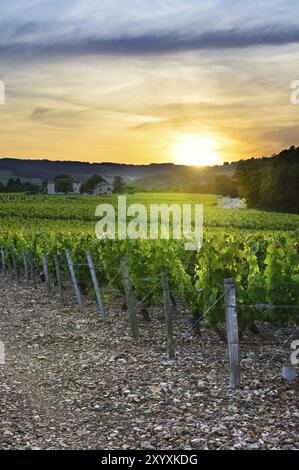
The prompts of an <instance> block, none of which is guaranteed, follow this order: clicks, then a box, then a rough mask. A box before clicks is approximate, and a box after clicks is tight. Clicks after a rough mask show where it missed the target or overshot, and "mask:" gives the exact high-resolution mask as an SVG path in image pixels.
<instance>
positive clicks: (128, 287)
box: [120, 258, 139, 339]
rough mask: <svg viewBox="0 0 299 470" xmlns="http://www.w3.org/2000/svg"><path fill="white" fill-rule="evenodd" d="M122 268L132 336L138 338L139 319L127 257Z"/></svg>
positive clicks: (121, 264)
mask: <svg viewBox="0 0 299 470" xmlns="http://www.w3.org/2000/svg"><path fill="white" fill-rule="evenodd" d="M120 269H121V272H122V277H123V283H124V290H125V296H126V304H127V309H128V318H129V323H130V327H131V333H132V337H133V338H135V339H137V338H138V337H139V328H138V321H137V315H136V301H135V298H134V295H133V290H132V284H131V280H130V273H129V267H128V262H127V259H126V258H122V259H121V262H120Z"/></svg>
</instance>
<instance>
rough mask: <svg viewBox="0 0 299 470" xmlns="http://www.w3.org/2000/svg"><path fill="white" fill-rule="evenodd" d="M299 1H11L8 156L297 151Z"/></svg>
mask: <svg viewBox="0 0 299 470" xmlns="http://www.w3.org/2000/svg"><path fill="white" fill-rule="evenodd" d="M298 18H299V2H298V0H288V1H286V0H271V1H267V0H252V1H250V2H248V0H246V1H243V0H239V1H235V0H210V1H201V0H163V1H162V0H92V1H91V0H60V1H58V0H51V1H50V0H26V2H24V0H22V1H21V0H9V1H8V0H0V80H2V81H3V82H4V83H5V87H6V103H5V104H4V105H0V157H24V158H49V159H53V160H62V159H66V160H82V161H96V162H100V161H114V162H127V163H150V162H166V161H171V162H175V163H186V164H198V165H201V164H214V163H218V162H219V163H221V162H223V161H232V160H237V159H239V158H245V157H250V156H261V155H270V154H272V153H274V152H277V151H279V150H281V149H282V148H285V147H289V146H290V145H292V144H293V145H299V132H298V121H299V106H295V105H292V104H291V102H290V95H291V83H292V82H293V81H294V80H298V79H299V69H298V64H299V26H298Z"/></svg>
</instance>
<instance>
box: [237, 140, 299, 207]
mask: <svg viewBox="0 0 299 470" xmlns="http://www.w3.org/2000/svg"><path fill="white" fill-rule="evenodd" d="M298 181H299V147H297V148H296V147H294V146H292V147H290V148H289V149H286V150H283V151H282V152H280V153H279V154H278V155H274V156H273V157H269V158H260V159H257V158H256V159H251V160H245V161H240V162H239V163H238V166H237V169H236V173H235V182H236V184H237V187H238V190H239V192H240V195H241V197H244V198H245V199H246V202H247V205H248V207H253V208H257V209H266V210H273V211H282V212H293V213H299V184H298Z"/></svg>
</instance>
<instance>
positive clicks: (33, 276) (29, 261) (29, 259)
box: [27, 250, 37, 289]
mask: <svg viewBox="0 0 299 470" xmlns="http://www.w3.org/2000/svg"><path fill="white" fill-rule="evenodd" d="M27 258H28V263H29V269H30V276H31V280H32V284H33V287H34V289H37V284H36V278H35V271H34V265H33V259H32V253H31V251H30V250H28V251H27Z"/></svg>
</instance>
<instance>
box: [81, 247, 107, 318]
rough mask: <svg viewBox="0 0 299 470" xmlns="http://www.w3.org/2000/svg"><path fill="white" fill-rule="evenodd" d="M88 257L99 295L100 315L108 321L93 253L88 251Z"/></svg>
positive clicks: (94, 284)
mask: <svg viewBox="0 0 299 470" xmlns="http://www.w3.org/2000/svg"><path fill="white" fill-rule="evenodd" d="M86 257H87V261H88V266H89V270H90V274H91V278H92V282H93V287H94V290H95V293H96V297H97V301H98V304H99V309H100V315H101V317H102V320H103V321H104V322H107V316H106V311H105V306H104V302H103V299H102V296H101V293H100V289H99V283H98V278H97V273H96V270H95V267H94V263H93V260H92V257H91V254H90V252H89V251H87V252H86Z"/></svg>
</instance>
